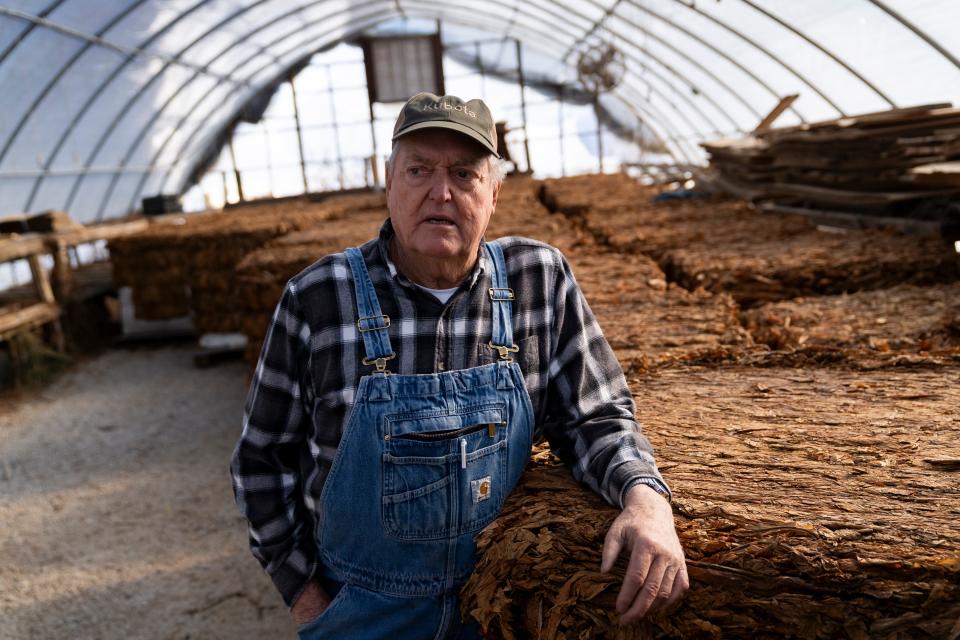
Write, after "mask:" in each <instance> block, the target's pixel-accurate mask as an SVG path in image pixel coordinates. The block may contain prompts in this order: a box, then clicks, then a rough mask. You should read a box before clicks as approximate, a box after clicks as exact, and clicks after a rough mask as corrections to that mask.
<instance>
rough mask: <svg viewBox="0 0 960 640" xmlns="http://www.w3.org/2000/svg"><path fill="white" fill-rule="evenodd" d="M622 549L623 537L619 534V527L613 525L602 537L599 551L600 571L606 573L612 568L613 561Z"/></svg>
mask: <svg viewBox="0 0 960 640" xmlns="http://www.w3.org/2000/svg"><path fill="white" fill-rule="evenodd" d="M621 551H623V537H622V536H621V535H620V529H619V528H618V527H616V525H614V526H613V527H610V530H609V531H607V535H606V537H605V538H604V539H603V549H602V550H601V552H600V573H608V572H609V571H610V569H613V563H615V562H616V561H617V558H619V557H620V552H621Z"/></svg>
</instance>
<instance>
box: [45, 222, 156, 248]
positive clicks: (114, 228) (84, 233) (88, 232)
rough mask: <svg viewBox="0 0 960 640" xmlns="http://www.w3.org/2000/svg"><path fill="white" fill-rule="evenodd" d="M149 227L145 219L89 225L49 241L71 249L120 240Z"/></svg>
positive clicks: (61, 234) (58, 235) (66, 232)
mask: <svg viewBox="0 0 960 640" xmlns="http://www.w3.org/2000/svg"><path fill="white" fill-rule="evenodd" d="M149 226H150V221H149V220H147V219H145V218H141V219H136V220H128V221H125V222H115V223H105V224H97V225H90V226H87V227H83V228H82V229H76V230H71V231H65V232H63V233H59V234H57V235H56V237H55V238H51V241H53V242H57V243H63V244H65V245H66V246H69V247H73V246H76V245H78V244H85V243H87V242H95V241H97V240H113V239H114V238H122V237H125V236H129V235H133V234H134V233H138V232H140V231H143V230H144V229H146V228H147V227H149Z"/></svg>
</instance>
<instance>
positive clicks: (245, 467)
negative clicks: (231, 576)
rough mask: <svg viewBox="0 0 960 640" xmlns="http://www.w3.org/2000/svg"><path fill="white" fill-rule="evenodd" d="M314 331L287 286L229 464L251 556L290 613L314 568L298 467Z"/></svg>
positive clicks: (306, 416)
mask: <svg viewBox="0 0 960 640" xmlns="http://www.w3.org/2000/svg"><path fill="white" fill-rule="evenodd" d="M309 339H310V328H309V325H308V324H307V323H306V321H305V320H304V318H303V317H302V314H301V310H300V306H299V305H298V302H297V295H296V288H295V286H294V284H293V283H292V282H291V283H288V284H287V287H286V289H285V290H284V293H283V296H282V297H281V299H280V302H279V304H278V305H277V308H276V311H275V312H274V315H273V319H272V321H271V325H270V327H269V329H268V331H267V336H266V340H265V341H264V347H263V350H262V351H261V353H260V360H259V362H258V363H257V368H256V370H255V373H254V377H253V381H252V383H251V385H250V390H249V392H248V394H247V400H246V405H245V408H244V416H243V433H242V435H241V436H240V440H239V442H238V443H237V446H236V449H235V450H234V454H233V460H232V464H231V475H232V476H233V491H234V496H235V498H236V502H237V506H238V507H239V508H240V511H241V512H242V513H243V515H244V516H245V517H246V518H247V521H248V524H249V537H250V548H251V550H252V551H253V555H254V556H255V557H256V558H257V560H259V561H260V564H261V565H262V566H263V568H264V570H265V571H266V572H267V573H268V574H269V575H270V577H271V579H272V580H273V582H274V584H275V585H276V587H277V589H278V590H279V591H280V594H281V596H282V597H283V600H284V602H285V603H286V604H287V606H292V605H293V602H295V601H296V599H297V598H298V597H299V595H300V593H301V592H302V591H303V589H304V587H305V586H306V584H307V582H308V581H309V580H310V578H311V577H312V576H313V574H314V572H315V570H316V564H317V552H316V548H315V545H314V543H313V538H312V535H311V532H312V525H311V524H310V522H311V520H310V516H309V515H308V514H307V512H306V509H305V508H304V505H303V496H302V492H301V471H300V470H301V460H300V457H301V456H302V455H304V451H305V449H306V447H305V446H304V445H303V442H304V440H305V438H306V433H307V430H308V428H309V414H308V412H307V410H306V405H307V403H306V402H304V391H305V390H308V389H309V388H310V387H309V386H308V382H307V381H306V377H307V375H308V373H307V372H308V367H307V363H308V358H309V353H310V351H309Z"/></svg>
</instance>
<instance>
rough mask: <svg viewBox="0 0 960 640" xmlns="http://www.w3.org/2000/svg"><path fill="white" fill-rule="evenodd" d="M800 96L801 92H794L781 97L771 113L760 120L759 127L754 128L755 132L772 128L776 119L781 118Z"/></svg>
mask: <svg viewBox="0 0 960 640" xmlns="http://www.w3.org/2000/svg"><path fill="white" fill-rule="evenodd" d="M799 97H800V94H799V93H794V94H792V95H789V96H784V97H782V98H780V102H778V103H777V106H775V107H774V108H773V109H771V111H770V113H768V114H767V115H766V116H765V117H764V118H763V120H761V121H760V124H758V125H757V128H756V129H754V130H753V132H754V133H758V132H760V131H767V130H768V129H770V127H771V126H773V123H774V122H775V121H776V119H777V118H779V117H780V115H781V114H782V113H783V112H784V111H786V110H787V109H789V108H790V106H791V105H792V104H793V103H794V101H795V100H796V99H797V98H799Z"/></svg>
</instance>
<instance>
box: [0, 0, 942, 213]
mask: <svg viewBox="0 0 960 640" xmlns="http://www.w3.org/2000/svg"><path fill="white" fill-rule="evenodd" d="M398 18H428V19H439V20H441V21H442V22H443V23H444V24H445V25H447V24H452V25H462V26H464V27H470V28H474V29H481V30H484V31H486V32H489V33H494V34H498V35H503V36H507V37H513V38H517V39H519V40H520V41H521V42H522V43H523V44H524V47H525V48H527V49H529V50H530V52H531V56H530V59H531V60H537V61H539V64H541V65H547V66H549V65H553V66H555V67H556V72H555V73H556V75H557V76H558V77H567V78H571V77H572V78H575V74H574V75H573V76H571V74H570V69H571V67H572V66H574V65H575V64H576V61H577V59H578V57H579V55H580V54H581V52H582V51H584V50H585V49H586V48H588V47H590V46H593V45H596V44H598V43H612V44H614V45H615V46H616V47H618V48H619V49H620V50H621V51H622V52H623V54H624V55H625V60H626V74H625V77H624V80H623V81H622V82H621V83H620V85H619V86H618V87H617V88H616V89H614V92H613V93H614V94H615V95H614V96H612V97H614V98H617V99H618V100H619V101H620V102H622V103H623V104H625V105H627V106H628V108H629V109H630V111H632V112H633V113H634V114H635V116H636V117H637V118H638V119H640V120H642V121H643V122H644V124H645V125H646V126H648V127H649V128H650V129H651V130H653V131H654V132H655V133H656V135H657V136H658V137H659V138H660V140H661V141H662V142H663V143H664V145H665V146H666V147H667V148H668V149H669V151H670V154H671V155H672V157H673V158H674V160H675V161H676V162H678V163H701V162H703V154H702V152H701V150H700V149H699V148H698V147H697V142H699V141H701V140H703V139H706V138H713V137H717V136H719V135H723V134H729V133H734V132H738V131H748V130H751V129H753V127H754V126H756V124H757V123H758V121H759V120H760V118H761V117H762V116H763V115H764V114H766V112H767V111H769V110H770V109H771V108H772V107H773V106H774V105H775V104H776V103H777V101H778V99H779V98H780V97H782V96H784V95H786V94H791V93H799V94H800V98H799V99H798V100H797V101H796V102H795V103H794V105H793V107H792V108H791V110H790V111H789V112H788V113H787V114H785V115H784V116H783V117H782V118H781V120H780V121H778V124H791V123H798V122H803V121H811V120H818V119H824V118H831V117H836V116H841V115H844V114H853V113H860V112H865V111H874V110H883V109H887V108H890V107H895V106H908V105H913V104H921V103H930V102H944V101H956V100H957V98H958V97H960V95H958V94H960V40H958V39H957V38H956V37H955V31H956V27H957V25H960V3H957V2H951V1H950V0H882V1H881V0H843V1H841V0H807V1H805V2H784V1H782V0H781V1H777V0H632V1H631V0H563V1H556V2H548V1H545V0H489V1H488V0H470V1H469V2H449V1H448V2H434V1H431V0H362V1H359V2H343V1H338V0H312V1H310V0H110V1H109V2H96V3H93V2H89V0H0V202H2V211H0V213H9V212H14V211H40V210H44V209H51V208H53V209H65V210H67V211H69V212H71V214H72V215H73V216H74V217H75V218H77V219H79V220H82V221H91V220H93V219H100V218H103V217H113V216H118V215H124V214H126V213H128V212H130V211H132V210H134V209H136V208H138V206H139V202H140V198H141V197H143V196H145V195H154V194H158V193H182V192H183V191H184V190H185V189H186V188H187V187H189V184H190V181H191V179H192V174H193V173H194V168H195V167H196V166H198V164H200V163H201V162H202V160H203V158H202V157H201V156H202V155H204V152H205V151H207V150H208V149H209V148H210V147H211V143H214V142H216V141H217V140H218V139H222V137H223V135H224V132H225V131H226V130H227V129H228V127H229V126H231V125H232V124H233V123H234V122H235V121H236V120H237V118H238V117H240V115H241V114H242V113H243V112H244V110H245V109H248V108H249V106H250V104H252V103H254V104H262V103H263V96H264V95H269V92H271V91H272V88H273V87H274V86H276V84H277V83H278V82H280V81H282V80H284V79H285V78H286V77H287V76H288V74H289V73H291V72H292V71H295V70H296V69H298V68H299V67H300V65H302V64H303V63H304V62H305V61H306V60H307V59H309V57H310V56H311V55H312V54H314V53H315V52H317V51H321V50H323V49H324V48H326V47H329V46H332V45H334V44H336V43H338V42H341V41H344V40H349V39H351V38H354V37H356V36H357V35H359V34H360V33H362V32H363V31H364V30H368V29H371V28H373V27H375V26H376V25H378V24H380V23H383V22H385V21H389V20H396V19H398ZM951 36H952V37H951Z"/></svg>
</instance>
